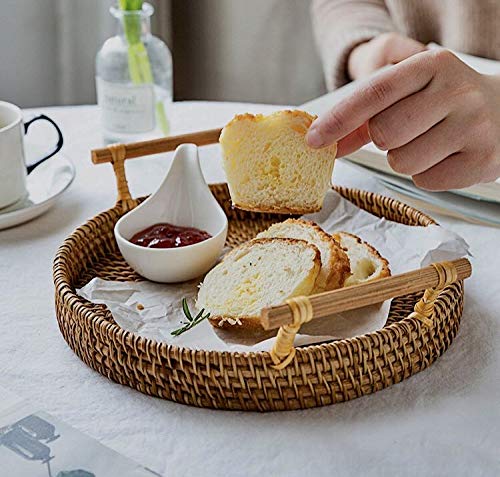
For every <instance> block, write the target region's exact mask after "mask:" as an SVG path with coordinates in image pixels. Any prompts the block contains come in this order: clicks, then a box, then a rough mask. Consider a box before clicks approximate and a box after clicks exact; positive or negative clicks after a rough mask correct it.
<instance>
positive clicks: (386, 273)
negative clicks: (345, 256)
mask: <svg viewBox="0 0 500 477" xmlns="http://www.w3.org/2000/svg"><path fill="white" fill-rule="evenodd" d="M341 233H342V234H344V235H348V236H349V237H351V238H353V239H355V240H356V242H358V243H359V244H360V245H364V246H365V247H367V248H368V249H369V250H370V251H371V252H372V253H373V254H374V255H375V256H376V257H377V258H378V259H379V260H380V261H381V262H382V270H381V271H380V273H379V274H378V275H377V276H376V277H373V278H370V280H366V282H372V281H374V280H378V279H379V278H386V277H390V276H391V269H390V267H389V261H388V260H387V259H386V258H384V257H382V255H380V252H379V251H378V250H377V249H376V248H375V247H373V246H372V245H370V244H369V243H368V242H365V241H364V240H362V239H361V238H360V237H358V236H357V235H354V234H351V233H349V232H343V231H342V232H337V233H334V234H332V237H333V238H334V239H335V240H336V241H337V242H338V243H339V244H340V243H341V242H342V239H341V237H340V235H339V234H341ZM347 278H348V277H347ZM347 278H346V279H347Z"/></svg>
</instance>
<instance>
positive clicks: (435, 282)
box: [260, 258, 472, 369]
mask: <svg viewBox="0 0 500 477" xmlns="http://www.w3.org/2000/svg"><path fill="white" fill-rule="evenodd" d="M471 273H472V267H471V264H470V262H469V260H467V259H466V258H460V259H458V260H453V261H452V262H439V263H433V264H431V265H430V266H428V267H424V268H421V269H420V270H413V271H411V272H407V273H402V274H400V275H395V276H392V277H387V278H381V279H380V280H376V281H373V282H368V283H363V284H361V285H356V286H352V287H347V288H342V289H339V290H334V291H330V292H325V293H320V294H317V295H311V296H309V297H305V296H301V297H295V298H292V299H290V300H288V301H287V303H286V304H284V305H278V306H273V307H269V308H264V309H263V310H262V313H261V318H260V322H261V324H262V326H263V328H264V329H266V330H270V329H275V328H280V329H279V331H278V334H277V336H276V340H275V343H274V346H273V349H272V350H271V358H272V360H273V363H274V367H275V368H276V369H283V368H284V367H286V366H287V365H288V364H290V363H291V362H292V360H293V358H294V356H295V348H294V344H293V343H294V339H295V336H296V334H297V333H298V331H299V329H300V327H301V325H302V324H304V323H306V322H308V321H310V320H312V319H317V318H324V317H326V316H329V315H333V314H335V313H341V312H343V311H348V310H354V309H357V308H361V307H364V306H367V305H375V304H377V303H381V302H383V301H385V300H388V299H391V298H395V297H398V296H403V295H407V294H409V293H415V292H418V291H421V290H425V292H424V296H423V297H422V298H421V299H420V300H419V301H418V302H417V304H416V305H415V308H414V311H413V312H412V313H411V314H410V315H409V317H411V318H417V319H418V320H420V321H421V322H422V323H423V324H424V325H425V326H432V324H433V320H432V318H433V314H434V303H435V300H436V298H437V297H438V296H439V293H440V292H441V291H442V290H443V288H445V287H446V286H448V285H450V284H451V283H455V282H456V281H460V280H464V279H466V278H468V277H470V276H471Z"/></svg>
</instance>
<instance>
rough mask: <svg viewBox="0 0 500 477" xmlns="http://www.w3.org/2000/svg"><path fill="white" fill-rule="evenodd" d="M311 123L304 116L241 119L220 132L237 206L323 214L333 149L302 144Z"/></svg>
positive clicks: (279, 114) (244, 116)
mask: <svg viewBox="0 0 500 477" xmlns="http://www.w3.org/2000/svg"><path fill="white" fill-rule="evenodd" d="M314 119H315V116H311V115H310V114H308V113H306V112H303V111H279V112H276V113H273V114H271V115H269V116H263V115H261V114H258V115H253V114H240V115H237V116H236V117H235V118H234V119H233V120H232V121H230V122H229V123H228V124H227V125H226V127H224V129H223V130H222V133H221V136H220V140H219V141H220V144H221V148H222V154H223V164H224V169H225V171H226V177H227V182H228V185H229V192H230V194H231V199H232V201H233V205H234V206H235V207H238V208H240V209H244V210H251V211H259V212H275V213H284V214H305V213H310V212H316V211H318V210H320V209H321V207H322V205H323V200H324V198H325V194H326V192H327V190H328V189H329V188H330V185H331V176H332V171H333V164H334V160H335V154H336V152H337V146H336V145H335V144H334V145H332V146H329V147H325V148H323V149H312V148H310V147H309V146H308V145H307V144H306V142H305V135H306V132H307V130H308V129H309V126H310V125H311V123H312V122H313V120H314Z"/></svg>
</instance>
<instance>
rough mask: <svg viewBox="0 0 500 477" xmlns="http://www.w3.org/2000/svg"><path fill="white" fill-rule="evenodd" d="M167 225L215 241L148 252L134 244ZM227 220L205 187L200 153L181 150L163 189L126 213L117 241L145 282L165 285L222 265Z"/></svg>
mask: <svg viewBox="0 0 500 477" xmlns="http://www.w3.org/2000/svg"><path fill="white" fill-rule="evenodd" d="M162 222H168V223H171V224H174V225H181V226H187V227H196V228H198V229H201V230H205V231H206V232H208V233H209V234H210V235H212V237H211V238H209V239H207V240H204V241H203V242H199V243H196V244H194V245H188V246H186V247H179V248H147V247H141V246H139V245H135V244H133V243H131V242H129V239H130V238H131V237H132V236H133V235H134V234H135V233H137V232H139V231H141V230H144V229H145V228H147V227H149V226H151V225H154V224H157V223H162ZM227 227H228V222H227V217H226V214H225V213H224V211H223V210H222V208H221V207H220V205H219V204H218V202H217V201H216V200H215V198H214V196H213V195H212V193H211V192H210V189H209V187H208V185H207V183H206V182H205V179H204V177H203V173H202V172H201V168H200V163H199V158H198V148H197V147H196V146H195V145H194V144H182V145H180V146H179V147H178V148H177V150H176V152H175V155H174V159H173V162H172V165H171V167H170V169H169V171H168V173H167V175H166V177H165V179H164V180H163V182H162V183H161V185H160V187H159V188H158V190H157V191H156V192H155V193H154V194H153V195H152V196H151V197H149V198H148V199H147V200H145V201H144V202H143V203H142V204H141V205H140V206H138V207H136V208H135V209H133V210H132V211H130V212H129V213H127V214H125V215H124V216H123V217H122V218H121V219H120V220H119V221H118V222H117V223H116V226H115V238H116V242H117V243H118V247H119V249H120V252H121V253H122V255H123V257H124V258H125V260H126V261H127V263H128V264H129V265H130V266H131V267H132V268H133V269H134V270H135V271H136V272H137V273H139V275H142V276H143V277H145V278H147V279H149V280H152V281H155V282H162V283H175V282H183V281H186V280H191V279H193V278H196V277H199V276H201V275H203V274H204V273H205V272H207V271H208V270H209V269H210V268H211V267H212V266H213V265H214V264H215V262H216V261H217V260H218V258H219V257H220V255H221V253H222V250H223V248H224V243H225V241H226V236H227Z"/></svg>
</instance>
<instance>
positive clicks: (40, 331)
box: [0, 102, 500, 476]
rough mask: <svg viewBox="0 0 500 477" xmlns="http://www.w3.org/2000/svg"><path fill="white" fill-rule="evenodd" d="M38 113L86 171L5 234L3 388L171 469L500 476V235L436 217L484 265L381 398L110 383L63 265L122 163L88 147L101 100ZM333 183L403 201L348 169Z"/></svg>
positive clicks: (194, 113)
mask: <svg viewBox="0 0 500 477" xmlns="http://www.w3.org/2000/svg"><path fill="white" fill-rule="evenodd" d="M274 109H276V107H275V106H263V105H251V104H237V103H208V102H185V103H175V104H174V105H172V108H171V110H170V117H171V120H172V128H173V133H182V132H188V131H194V130H199V129H204V128H212V127H217V126H220V125H223V124H225V122H227V121H228V120H229V119H230V118H231V117H232V116H233V115H234V114H235V113H239V112H269V111H272V110H274ZM37 111H43V112H45V113H46V114H48V115H50V116H51V117H53V118H54V119H55V120H56V121H57V122H58V123H59V124H60V125H61V129H62V130H63V133H64V136H65V145H64V149H63V151H64V153H65V154H66V155H67V156H68V157H70V158H71V159H72V161H73V162H74V164H75V166H76V170H77V176H76V180H75V182H74V183H73V185H72V186H71V188H70V189H69V190H68V191H67V193H66V194H65V195H64V196H63V198H62V200H61V201H60V202H59V203H58V204H57V205H56V206H55V207H54V208H53V209H52V210H51V211H49V212H48V213H46V214H45V215H43V216H42V217H40V218H39V219H36V220H34V221H32V222H29V223H27V224H24V225H21V226H18V227H16V228H12V229H8V230H5V231H1V232H0V290H1V291H0V386H3V387H5V388H8V389H9V390H11V391H12V392H14V393H16V394H19V395H20V396H22V397H25V398H28V399H30V400H31V401H33V402H35V403H37V405H39V407H40V408H41V409H43V410H45V411H47V412H49V413H51V414H53V415H54V416H56V417H58V418H60V419H63V420H64V421H66V422H67V423H68V424H71V425H73V426H74V427H76V428H77V429H79V430H81V431H83V432H85V433H87V434H89V435H90V436H92V437H94V438H96V439H98V440H99V441H101V442H102V443H104V444H106V445H108V446H109V447H111V448H113V449H115V450H117V451H118V452H120V453H122V454H124V455H126V456H128V457H130V458H132V459H134V460H136V461H137V462H139V463H141V464H143V465H145V466H147V467H149V468H151V469H153V470H154V471H156V472H158V473H159V474H161V475H168V476H184V475H186V476H187V475H189V476H197V475H217V476H223V475H234V476H239V475H242V476H243V475H244V476H247V475H248V476H250V475H273V476H275V475H276V476H278V475H288V476H294V475H300V476H302V475H304V474H305V473H309V474H310V475H318V476H319V475H331V474H332V473H334V472H335V474H336V475H352V476H358V475H388V474H389V473H392V474H393V475H415V476H417V475H418V476H421V475H427V476H432V475H436V476H437V475H454V476H459V475H464V476H465V475H467V476H470V475H475V476H476V475H488V476H489V475H495V474H496V475H499V474H500V457H499V455H500V453H499V449H500V405H499V401H500V371H499V370H500V346H499V342H500V327H499V322H500V311H499V310H500V279H499V269H500V252H499V245H500V229H495V228H490V227H486V226H479V225H472V224H467V223H465V222H460V221H458V220H455V219H449V218H444V217H437V219H438V221H439V222H440V223H441V224H442V225H444V226H446V227H448V228H450V229H452V230H454V231H456V232H457V233H459V234H461V235H462V236H463V237H464V238H465V239H466V240H467V241H468V243H469V244H470V246H471V251H472V254H473V258H472V262H473V267H474V268H473V277H472V278H470V279H469V280H467V283H466V301H465V311H464V315H463V319H462V325H461V329H460V331H459V334H458V336H457V338H456V339H455V341H454V342H453V344H452V345H451V347H450V349H449V350H448V351H447V352H446V353H445V354H444V355H443V356H442V357H441V358H440V359H439V360H438V361H437V362H436V363H435V364H433V365H432V366H431V367H430V368H429V369H427V370H425V371H423V372H422V373H420V374H418V375H416V376H414V377H412V378H410V379H408V380H406V381H404V382H402V383H401V384H398V385H395V386H392V387H390V388H388V389H385V390H383V391H380V392H378V393H376V394H374V395H371V396H366V397H363V398H360V399H356V400H354V401H351V402H348V403H343V404H339V405H334V406H329V407H324V408H318V409H312V410H306V411H294V412H285V413H269V414H257V413H243V412H235V411H230V412H229V411H213V410H205V409H197V408H190V407H188V406H184V405H181V404H175V403H172V402H168V401H163V400H161V399H157V398H152V397H148V396H145V395H143V394H141V393H139V392H137V391H134V390H132V389H129V388H127V387H125V386H121V385H118V384H116V383H114V382H112V381H109V380H108V379H106V378H105V377H103V376H101V375H100V374H98V373H96V372H95V371H93V370H91V369H90V368H88V367H87V366H86V365H84V364H83V363H82V362H81V361H80V360H79V358H78V357H77V356H76V355H74V354H73V352H72V351H71V350H70V349H69V347H68V346H67V345H66V343H65V341H64V340H63V338H62V336H61V335H60V333H59V330H58V327H57V322H56V318H55V313H54V302H53V293H54V291H53V284H52V275H51V271H52V260H53V257H54V255H55V253H56V250H57V248H58V247H59V245H60V244H61V242H62V241H63V240H64V238H65V237H66V236H67V235H68V234H69V233H70V232H71V231H72V230H73V229H74V228H75V227H76V226H77V225H79V224H81V223H83V222H84V221H85V220H86V219H88V218H90V217H92V216H94V215H95V214H97V213H98V212H100V211H102V210H104V209H107V208H109V207H111V206H112V205H113V204H114V201H115V184H114V177H113V174H112V170H111V167H110V166H109V164H105V165H100V166H93V165H92V164H91V162H90V154H89V150H90V149H91V148H93V147H98V146H101V145H102V140H101V136H100V130H99V115H98V111H97V109H96V107H95V106H80V107H62V108H40V109H38V110H37ZM30 112H31V111H30ZM201 157H202V168H203V171H204V173H205V177H206V178H207V180H208V181H209V182H217V181H223V180H224V175H223V172H222V169H221V167H220V158H219V154H218V146H207V147H204V148H202V150H201ZM170 159H171V154H164V155H158V156H154V157H150V158H148V159H138V160H134V161H129V163H128V164H127V170H128V176H129V178H130V184H131V189H132V191H133V193H134V195H139V194H145V193H149V192H151V191H152V190H154V188H155V187H156V186H157V185H158V183H159V181H160V179H161V178H162V176H163V175H164V173H165V171H166V169H167V168H168V165H169V161H170ZM334 182H335V183H337V184H340V185H346V186H353V187H361V188H365V189H369V190H374V191H377V192H382V193H385V194H389V195H390V193H389V192H387V191H385V190H384V189H383V188H382V187H381V186H380V185H379V184H378V183H377V182H376V181H375V180H374V179H373V178H372V177H370V176H369V175H368V174H361V173H360V172H358V171H355V170H354V169H352V168H351V167H350V166H349V165H347V164H344V163H342V162H340V161H339V162H338V163H337V165H336V170H335V174H334ZM0 399H1V396H0ZM0 473H1V472H0Z"/></svg>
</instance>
